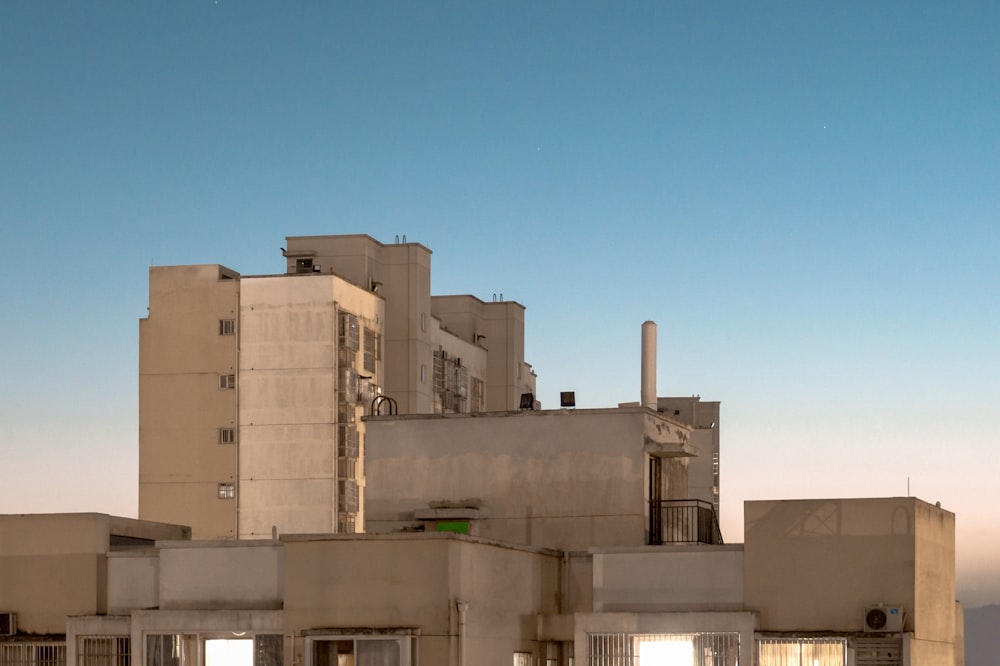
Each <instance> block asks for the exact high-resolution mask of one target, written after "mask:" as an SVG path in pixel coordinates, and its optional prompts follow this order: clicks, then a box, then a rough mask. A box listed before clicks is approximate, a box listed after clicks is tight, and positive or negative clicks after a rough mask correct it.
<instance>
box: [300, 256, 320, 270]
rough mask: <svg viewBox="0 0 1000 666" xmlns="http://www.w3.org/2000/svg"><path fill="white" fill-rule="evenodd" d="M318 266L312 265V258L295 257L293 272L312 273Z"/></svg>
mask: <svg viewBox="0 0 1000 666" xmlns="http://www.w3.org/2000/svg"><path fill="white" fill-rule="evenodd" d="M316 268H319V267H318V266H316V267H313V260H312V259H296V260H295V272H296V273H312V272H313V271H314V270H315V269H316Z"/></svg>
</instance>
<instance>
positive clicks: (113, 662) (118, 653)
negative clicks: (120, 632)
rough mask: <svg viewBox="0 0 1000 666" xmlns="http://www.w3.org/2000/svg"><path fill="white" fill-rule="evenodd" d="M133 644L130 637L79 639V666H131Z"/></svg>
mask: <svg viewBox="0 0 1000 666" xmlns="http://www.w3.org/2000/svg"><path fill="white" fill-rule="evenodd" d="M131 643H132V640H131V639H130V638H129V637H128V636H79V637H77V652H76V655H77V656H76V663H77V665H78V666H129V665H130V664H131V659H132V656H131Z"/></svg>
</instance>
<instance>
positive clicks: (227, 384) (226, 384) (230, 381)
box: [219, 375, 236, 389]
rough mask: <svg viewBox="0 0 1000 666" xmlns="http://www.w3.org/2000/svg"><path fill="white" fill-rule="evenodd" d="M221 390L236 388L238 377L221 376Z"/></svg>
mask: <svg viewBox="0 0 1000 666" xmlns="http://www.w3.org/2000/svg"><path fill="white" fill-rule="evenodd" d="M219 388H220V389H234V388H236V375H219Z"/></svg>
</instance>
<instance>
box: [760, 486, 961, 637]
mask: <svg viewBox="0 0 1000 666" xmlns="http://www.w3.org/2000/svg"><path fill="white" fill-rule="evenodd" d="M744 515H745V520H746V527H745V535H746V543H745V554H744V558H745V559H744V562H745V600H746V606H747V608H748V609H751V610H757V611H759V612H760V614H761V627H762V629H764V630H767V631H819V630H827V631H844V632H856V631H861V630H862V629H863V609H864V608H865V607H866V606H874V605H878V604H879V603H884V604H886V605H901V606H902V607H903V608H904V609H905V611H906V624H905V629H906V630H907V631H916V638H918V639H923V638H924V637H925V632H926V635H927V637H929V638H933V640H942V641H946V642H947V641H951V640H952V638H951V637H952V636H953V635H954V627H955V623H954V609H953V600H954V532H953V529H954V516H953V515H952V514H950V513H948V512H946V511H942V510H941V509H937V508H935V507H932V506H930V505H928V504H926V503H925V502H921V501H920V500H918V499H916V498H912V497H898V498H885V499H838V500H794V501H765V502H747V503H746V504H745V508H744ZM946 597H947V599H946ZM820 598H821V599H823V603H821V604H818V603H815V601H816V599H820Z"/></svg>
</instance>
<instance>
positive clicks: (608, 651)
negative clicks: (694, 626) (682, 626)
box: [588, 631, 740, 666]
mask: <svg viewBox="0 0 1000 666" xmlns="http://www.w3.org/2000/svg"><path fill="white" fill-rule="evenodd" d="M589 638H590V645H589V651H590V654H589V655H588V664H589V666H656V665H657V664H663V663H666V664H678V665H681V664H684V665H685V666H686V665H688V664H690V666H737V664H738V663H739V656H740V634H739V632H737V631H705V632H696V633H691V634H619V633H615V634H590V636H589Z"/></svg>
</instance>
